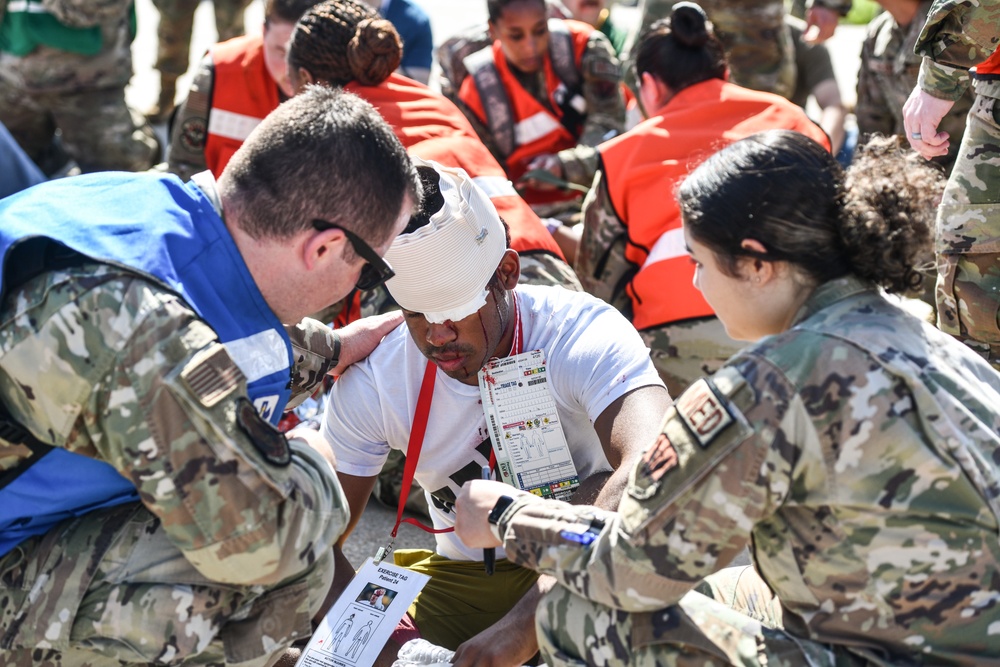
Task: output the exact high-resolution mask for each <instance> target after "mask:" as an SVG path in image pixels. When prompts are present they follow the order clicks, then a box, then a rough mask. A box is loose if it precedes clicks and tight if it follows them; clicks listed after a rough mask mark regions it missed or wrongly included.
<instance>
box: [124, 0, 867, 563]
mask: <svg viewBox="0 0 1000 667" xmlns="http://www.w3.org/2000/svg"><path fill="white" fill-rule="evenodd" d="M417 3H418V4H419V5H421V6H422V7H424V9H426V10H427V12H428V14H429V15H430V17H431V22H432V28H433V31H434V39H435V42H436V43H441V42H443V41H444V40H445V39H447V38H448V37H449V36H450V35H452V34H454V33H456V32H458V31H460V30H461V29H463V28H466V27H468V26H472V25H475V24H476V23H485V21H486V2H485V0H417ZM136 11H137V18H138V21H137V24H138V34H137V36H136V39H135V41H134V43H133V46H132V54H133V67H134V69H135V75H134V76H133V78H132V82H131V85H130V86H129V88H128V90H127V91H126V97H127V99H128V101H129V103H130V104H131V105H132V106H133V107H135V108H136V109H138V110H143V111H144V110H146V109H148V108H149V107H150V106H152V104H153V102H155V100H156V97H157V94H158V91H159V78H158V76H157V75H156V72H155V71H154V69H153V66H154V63H155V61H156V25H157V22H158V20H159V13H158V12H157V11H156V9H155V8H154V7H153V4H152V1H151V0H136ZM612 11H613V12H614V18H615V20H616V21H619V22H620V23H621V24H623V25H635V24H636V23H637V21H638V13H637V10H636V9H635V8H633V7H625V6H615V7H614V8H613V10H612ZM263 16H264V13H263V0H254V2H253V3H252V4H251V5H250V7H249V8H248V9H247V11H246V15H245V20H246V26H247V32H248V33H250V34H254V33H259V32H260V30H261V27H262V25H263ZM863 38H864V27H863V26H848V25H842V26H840V27H839V28H838V29H837V33H836V35H835V36H834V37H833V39H831V40H830V42H829V45H830V51H831V53H832V54H833V60H834V69H835V71H836V75H837V80H838V82H839V83H840V87H841V94H842V96H843V99H844V102H845V104H846V105H848V108H851V107H853V104H854V101H855V99H856V94H855V86H856V82H857V70H858V61H859V53H860V49H861V41H862V39H863ZM215 41H216V32H215V27H214V21H213V17H212V7H211V4H210V2H209V1H208V0H205V1H203V2H202V3H201V5H200V6H199V8H198V10H197V12H196V14H195V28H194V36H193V38H192V45H191V66H192V68H193V67H194V66H195V65H196V64H197V62H198V61H199V59H200V58H201V56H202V54H203V53H204V52H205V49H206V48H207V47H208V46H210V45H211V44H212V43H214V42H215ZM433 79H434V77H433V76H432V80H433ZM189 83H190V75H188V76H185V77H183V78H182V79H181V80H180V81H179V82H178V86H177V89H178V91H180V94H181V95H182V96H183V94H184V93H183V91H186V90H187V88H188V85H189ZM159 129H160V132H161V134H164V131H163V129H162V128H159ZM395 519H396V510H395V508H393V509H388V508H385V507H383V506H381V505H379V504H378V503H377V502H376V501H374V500H372V501H370V502H369V504H368V508H367V509H366V510H365V513H364V517H363V519H362V521H361V522H360V523H359V525H358V527H357V528H356V529H355V531H354V533H353V534H352V535H351V536H350V537H349V538H348V541H347V543H346V546H345V552H346V554H347V557H348V558H349V559H350V560H351V563H353V564H354V565H355V566H356V567H357V566H360V565H361V563H362V562H363V561H364V559H365V558H367V557H368V556H373V555H374V553H375V550H376V549H377V548H378V547H379V546H380V545H381V544H384V543H385V540H386V539H387V538H388V536H389V533H390V531H391V530H392V526H393V524H394V522H395ZM395 546H396V548H423V549H432V548H433V546H434V538H433V536H432V535H431V534H430V533H425V532H424V531H422V530H420V529H419V528H417V527H416V526H412V525H409V524H403V525H402V526H401V527H400V529H399V537H398V538H397V540H396V544H395ZM747 563H749V559H748V558H747V557H746V555H745V554H744V555H743V556H742V557H741V558H740V559H738V561H737V563H736V564H747Z"/></svg>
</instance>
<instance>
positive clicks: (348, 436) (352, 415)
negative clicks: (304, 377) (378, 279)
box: [323, 285, 663, 560]
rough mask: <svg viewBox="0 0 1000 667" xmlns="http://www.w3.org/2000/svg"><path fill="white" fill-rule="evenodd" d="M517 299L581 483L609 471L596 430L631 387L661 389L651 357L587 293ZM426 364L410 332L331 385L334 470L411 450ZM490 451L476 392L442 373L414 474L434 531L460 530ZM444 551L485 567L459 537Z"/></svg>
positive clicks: (446, 539)
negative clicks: (465, 499) (463, 509)
mask: <svg viewBox="0 0 1000 667" xmlns="http://www.w3.org/2000/svg"><path fill="white" fill-rule="evenodd" d="M516 291H517V295H518V297H517V303H518V307H519V309H520V313H521V321H522V327H523V332H524V345H523V349H524V350H525V351H527V350H537V349H544V350H545V358H546V364H547V367H548V378H549V382H548V384H549V386H550V388H551V390H552V394H553V397H554V399H555V402H556V409H557V410H558V412H559V420H560V422H561V423H562V427H563V431H564V433H565V435H566V442H567V443H568V444H569V447H570V451H571V453H572V456H573V462H574V463H575V464H576V469H577V473H578V474H579V476H580V479H581V480H583V479H586V478H587V477H589V476H590V475H592V474H594V473H596V472H602V471H607V470H611V465H610V464H609V463H608V459H607V457H606V456H605V455H604V449H603V448H602V446H601V442H600V439H599V438H598V437H597V432H596V431H594V426H593V422H594V421H595V420H596V419H597V418H598V417H599V416H600V415H601V413H602V412H604V410H605V409H606V408H607V407H608V406H609V405H610V404H611V403H613V402H614V401H615V400H616V399H618V398H620V397H621V396H622V395H624V394H626V393H628V392H630V391H632V390H633V389H637V388H639V387H644V386H649V385H657V386H661V387H662V386H663V383H662V382H661V381H660V378H659V376H658V375H657V373H656V369H655V368H654V367H653V364H652V362H651V361H650V359H649V350H648V349H647V348H646V345H645V344H644V343H643V341H642V338H640V337H639V334H638V333H637V332H636V330H635V328H634V327H633V326H632V324H631V323H630V322H629V321H628V320H626V319H625V318H624V317H622V315H621V314H620V313H619V312H618V311H617V310H615V309H614V308H612V307H611V306H609V305H607V304H606V303H604V302H603V301H600V300H599V299H596V298H594V297H592V296H590V295H587V294H583V293H580V292H571V291H569V290H566V289H564V288H562V287H539V286H530V285H529V286H518V287H517V288H516ZM426 366H427V358H426V357H424V355H423V354H422V353H421V352H420V350H419V349H418V348H417V346H416V345H415V344H414V343H413V340H412V339H411V338H410V334H409V331H408V330H407V328H406V325H405V324H403V325H400V326H399V327H398V328H397V329H395V330H394V331H392V332H391V333H390V334H389V335H388V336H386V337H385V339H384V340H383V341H382V343H381V344H380V345H379V346H378V348H376V350H375V351H374V352H373V353H372V354H371V356H370V357H368V359H366V360H365V361H363V362H360V363H357V364H355V365H354V366H352V367H351V368H349V369H348V370H347V372H346V373H344V375H343V376H341V377H340V379H338V380H337V382H335V383H334V385H333V391H332V394H331V396H330V401H329V402H328V403H327V408H326V416H325V418H324V420H323V422H324V423H323V435H324V436H325V437H326V439H327V441H328V442H329V443H331V445H332V447H333V450H334V453H335V454H336V456H337V470H339V471H341V472H344V473H347V474H349V475H356V476H359V477H372V476H374V475H377V474H378V473H379V471H381V469H382V464H383V463H384V462H385V459H386V457H387V456H388V454H389V449H390V448H392V449H399V450H402V451H403V452H404V453H405V452H406V448H407V444H408V441H409V437H410V424H411V423H412V421H413V415H414V412H415V410H416V406H417V396H418V394H419V393H420V384H421V381H422V380H423V376H424V369H425V368H426ZM490 447H491V443H490V438H489V432H488V430H487V427H486V418H485V416H484V415H483V406H482V401H481V399H480V395H479V387H478V386H474V385H472V386H470V385H467V384H463V383H461V382H458V381H457V380H453V379H451V378H449V377H448V376H447V375H445V374H444V373H443V372H441V371H440V370H438V372H437V376H436V381H435V385H434V395H433V399H432V401H431V408H430V414H429V417H428V423H427V431H426V433H425V435H424V443H423V448H422V450H421V453H420V460H419V462H418V464H417V469H416V472H415V474H414V477H415V479H416V480H417V481H418V482H420V485H421V486H422V487H423V488H424V490H425V491H426V492H427V493H428V499H427V500H428V505H429V507H430V513H431V519H432V521H433V524H434V527H435V528H444V527H449V526H454V525H455V521H454V516H455V515H454V512H453V510H452V505H453V503H454V500H455V496H456V494H457V493H458V491H459V490H460V489H461V488H462V484H464V483H465V482H466V481H468V480H471V479H479V477H480V474H481V471H482V467H483V466H485V465H488V463H489V456H490ZM403 543H404V544H405V540H403ZM437 552H438V553H439V554H440V555H442V556H445V557H447V558H452V559H456V560H482V550H481V549H469V548H468V547H466V546H465V545H464V544H462V542H461V541H460V540H459V539H458V538H457V537H455V534H454V533H441V534H438V535H437ZM497 556H498V557H502V553H498V554H497Z"/></svg>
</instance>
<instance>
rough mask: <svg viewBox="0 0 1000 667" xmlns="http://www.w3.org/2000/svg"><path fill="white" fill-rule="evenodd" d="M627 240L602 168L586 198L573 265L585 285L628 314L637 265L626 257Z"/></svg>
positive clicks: (584, 287) (594, 293) (591, 291)
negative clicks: (629, 288)
mask: <svg viewBox="0 0 1000 667" xmlns="http://www.w3.org/2000/svg"><path fill="white" fill-rule="evenodd" d="M625 241H626V228H625V224H624V223H623V222H622V221H621V218H619V217H618V213H617V212H616V211H615V208H614V206H613V205H612V203H611V195H610V194H609V193H608V186H607V181H606V179H605V177H604V171H603V170H602V169H600V168H599V169H598V170H597V175H596V176H595V177H594V183H593V186H592V187H591V188H590V192H589V193H587V196H586V198H585V199H584V200H583V234H582V235H581V237H580V245H579V247H578V249H577V253H576V261H575V264H574V265H573V269H574V271H576V275H577V276H578V277H579V278H580V284H581V285H583V289H585V290H586V291H587V292H589V293H590V294H593V295H594V296H596V297H598V298H599V299H603V300H604V301H606V302H607V303H610V304H611V305H612V306H614V307H616V308H618V310H620V311H622V312H623V313H625V314H626V316H627V311H629V310H630V309H631V301H630V300H629V297H628V294H626V292H625V284H626V282H627V281H628V280H629V279H630V278H631V277H632V276H633V275H634V274H635V270H636V266H635V264H632V263H631V262H629V261H628V260H627V259H625Z"/></svg>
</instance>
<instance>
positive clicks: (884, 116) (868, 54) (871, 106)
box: [854, 24, 896, 137]
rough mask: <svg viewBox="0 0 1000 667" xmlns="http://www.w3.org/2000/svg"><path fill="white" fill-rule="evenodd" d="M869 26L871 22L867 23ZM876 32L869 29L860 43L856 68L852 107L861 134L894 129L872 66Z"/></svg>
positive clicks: (894, 125)
mask: <svg viewBox="0 0 1000 667" xmlns="http://www.w3.org/2000/svg"><path fill="white" fill-rule="evenodd" d="M869 27H871V24H869ZM876 39H878V34H877V33H875V32H872V31H871V30H869V32H868V34H867V36H866V37H865V41H864V42H863V43H862V44H861V66H860V67H859V68H858V97H857V99H858V101H857V104H856V106H855V108H854V116H855V118H857V122H858V131H859V132H860V133H861V136H862V137H864V136H867V135H872V134H875V133H880V134H885V135H890V134H894V133H895V131H896V116H895V115H894V114H893V113H892V110H891V108H890V107H889V100H888V98H887V97H886V91H885V90H883V88H882V86H881V85H880V83H879V79H878V77H877V76H876V75H875V72H874V71H873V68H872V63H873V61H874V56H873V52H874V49H875V41H876Z"/></svg>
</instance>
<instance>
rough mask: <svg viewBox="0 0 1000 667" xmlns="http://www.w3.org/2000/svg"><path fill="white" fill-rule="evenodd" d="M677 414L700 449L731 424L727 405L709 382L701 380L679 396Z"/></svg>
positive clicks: (730, 415) (731, 417)
mask: <svg viewBox="0 0 1000 667" xmlns="http://www.w3.org/2000/svg"><path fill="white" fill-rule="evenodd" d="M677 413H678V414H679V415H680V418H681V420H682V421H683V422H684V426H685V427H686V428H687V430H688V431H689V432H690V433H691V435H692V436H693V437H694V439H695V441H697V443H698V444H699V445H701V446H702V447H708V446H709V445H710V444H712V441H713V440H714V439H715V438H716V437H717V436H718V435H719V434H720V433H722V431H724V430H725V428H726V427H727V426H729V425H730V424H732V423H733V416H732V414H730V412H729V408H728V405H727V403H726V402H725V401H724V400H723V399H721V398H720V397H719V395H718V393H717V392H716V390H715V387H714V386H713V385H712V382H711V380H709V379H707V378H701V379H700V380H697V381H696V382H695V383H694V384H692V385H691V386H690V387H689V388H688V389H687V391H685V392H684V393H683V394H681V397H680V399H678V401H677Z"/></svg>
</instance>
